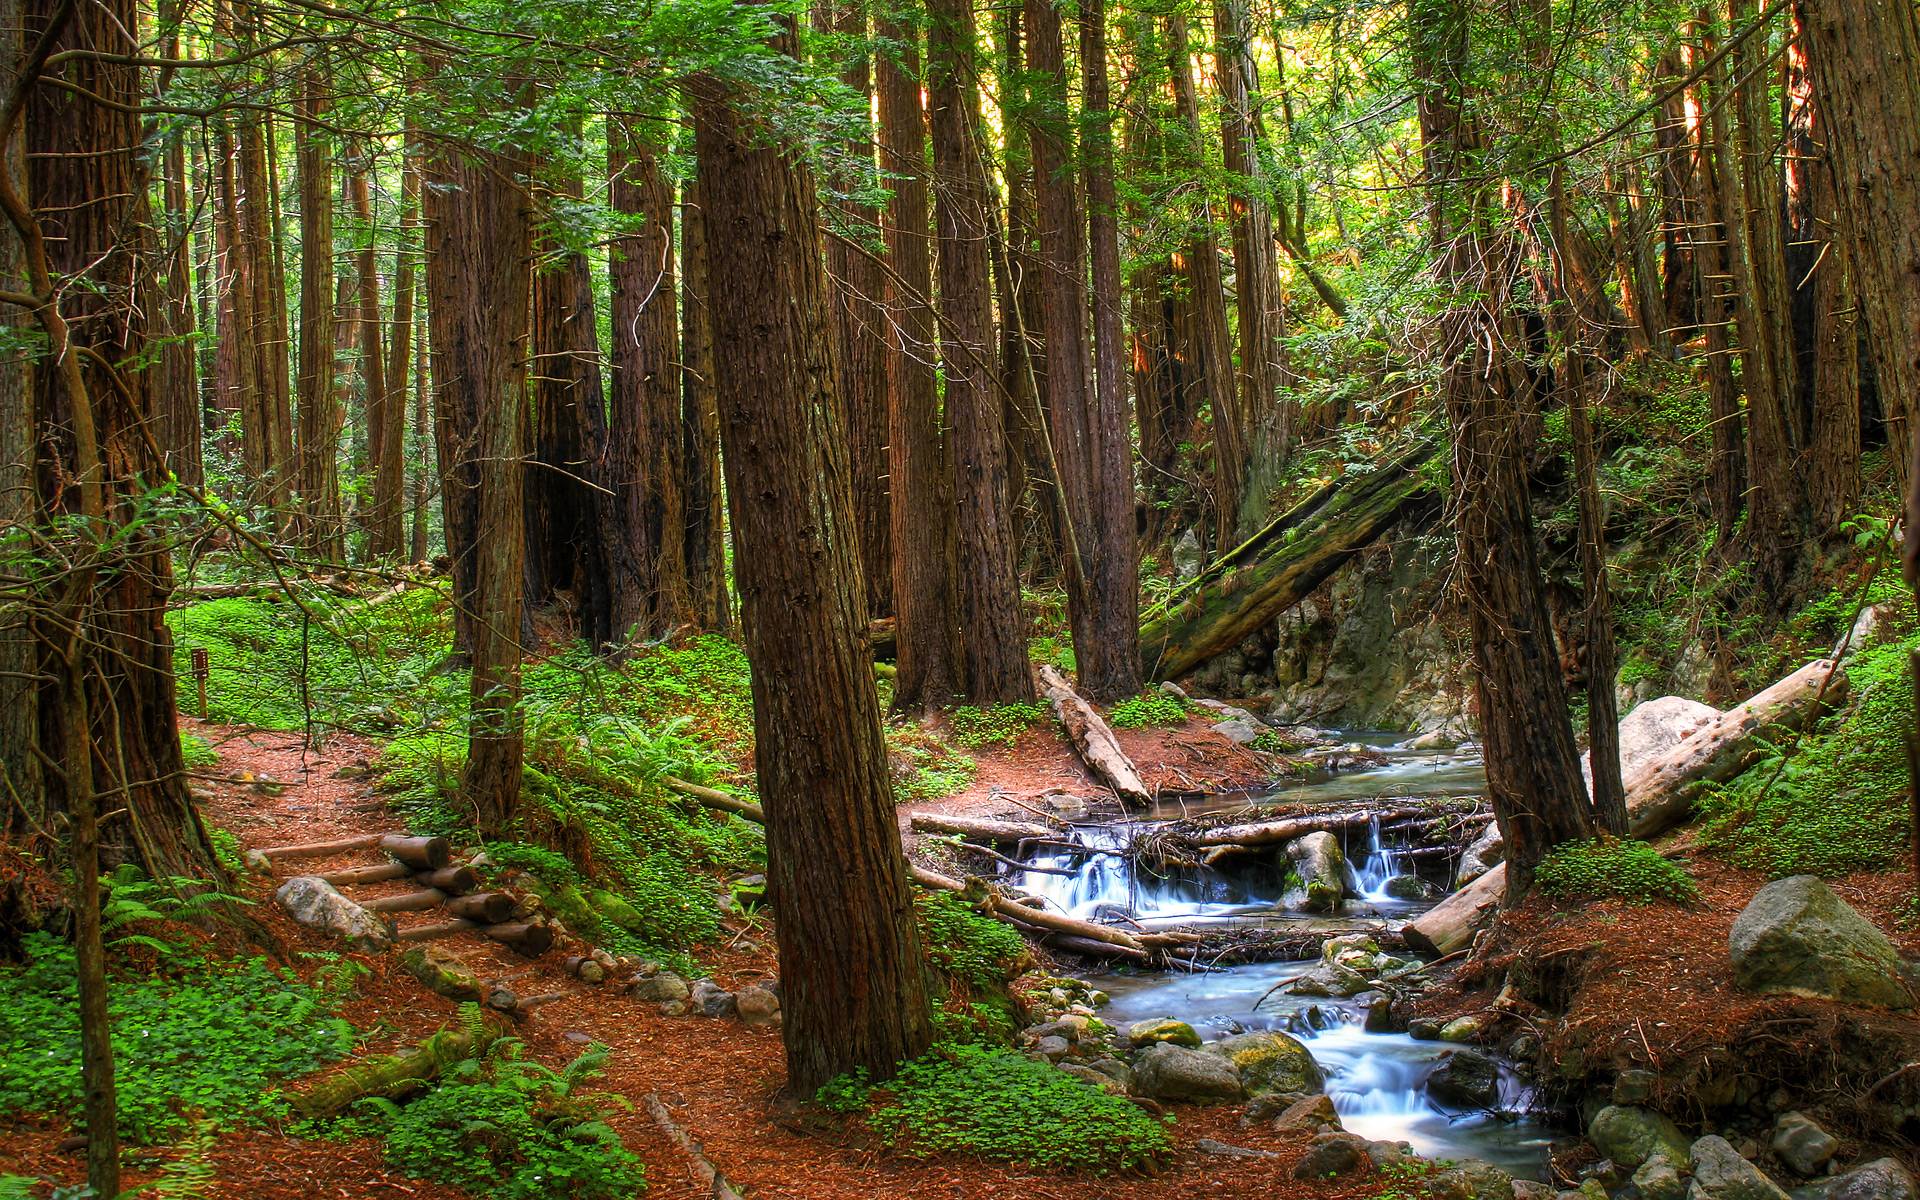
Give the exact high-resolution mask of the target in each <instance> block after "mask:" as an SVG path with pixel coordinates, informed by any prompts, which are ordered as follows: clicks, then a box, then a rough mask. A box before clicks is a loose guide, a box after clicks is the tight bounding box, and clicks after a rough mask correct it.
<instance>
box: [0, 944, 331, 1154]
mask: <svg viewBox="0 0 1920 1200" xmlns="http://www.w3.org/2000/svg"><path fill="white" fill-rule="evenodd" d="M22 945H23V948H24V950H25V953H26V961H25V963H24V964H23V965H22V966H20V967H17V968H14V969H11V970H8V971H6V972H4V973H0V1046H8V1047H12V1048H13V1049H12V1050H11V1051H10V1052H8V1053H6V1054H4V1055H0V1112H14V1113H53V1114H60V1115H66V1114H70V1113H74V1112H77V1111H78V1109H79V1107H80V1101H81V1089H80V1000H79V991H78V985H77V983H76V982H75V979H76V975H75V970H76V968H75V963H74V956H73V950H72V948H71V947H70V946H68V945H67V944H66V943H64V942H62V941H59V940H58V939H56V938H53V937H50V936H48V935H46V934H37V933H36V934H29V935H27V936H26V938H24V939H23V940H22ZM171 967H172V969H171V970H169V971H168V972H167V973H165V974H160V973H142V974H129V975H126V976H124V977H118V978H115V979H114V980H113V981H112V982H111V985H110V986H109V988H108V998H107V999H108V1014H109V1017H110V1019H111V1020H112V1022H113V1053H114V1061H115V1064H116V1066H117V1068H118V1070H117V1079H118V1085H119V1100H120V1128H121V1132H122V1133H123V1134H125V1135H126V1136H127V1137H128V1138H129V1139H131V1140H133V1141H136V1142H143V1143H151V1142H156V1141H162V1140H165V1139H166V1138H167V1137H169V1136H170V1135H173V1134H176V1133H178V1132H179V1131H180V1130H182V1129H184V1128H186V1127H187V1126H188V1125H189V1124H190V1123H191V1122H192V1120H193V1119H194V1118H196V1117H199V1118H204V1119H206V1120H209V1121H214V1122H217V1123H222V1124H258V1123H260V1122H263V1121H268V1120H272V1119H274V1118H276V1117H280V1116H284V1115H285V1114H286V1112H287V1111H288V1110H287V1105H286V1103H285V1101H284V1100H283V1099H282V1098H281V1097H280V1096H279V1094H278V1093H277V1092H275V1091H274V1090H273V1088H272V1087H271V1084H272V1083H273V1081H275V1080H279V1079H287V1078H291V1077H293V1076H297V1075H302V1074H305V1073H307V1072H309V1071H312V1070H315V1069H317V1068H318V1067H320V1066H322V1065H324V1064H326V1063H329V1062H332V1061H334V1060H335V1059H338V1058H341V1057H344V1056H345V1055H346V1053H347V1052H348V1051H349V1050H351V1049H352V1047H353V1040H354V1038H353V1030H352V1028H351V1027H350V1026H349V1025H347V1023H346V1022H345V1021H342V1020H339V1019H337V1018H335V1017H332V1016H330V1015H329V1013H330V1011H331V1009H332V1007H333V1005H334V1004H335V1003H336V1002H337V999H338V997H336V996H333V995H330V994H329V993H328V992H327V991H325V990H323V989H317V988H315V987H312V986H309V985H307V984H304V983H301V982H300V981H299V980H298V979H297V978H295V977H294V976H293V975H291V974H290V973H288V972H286V971H283V970H279V969H276V968H274V967H272V966H270V965H269V964H268V963H267V961H266V960H265V959H263V958H252V959H246V960H239V961H234V962H210V961H207V960H204V959H193V960H188V959H186V958H184V957H183V956H179V955H176V956H175V958H174V960H173V962H172V964H171Z"/></svg>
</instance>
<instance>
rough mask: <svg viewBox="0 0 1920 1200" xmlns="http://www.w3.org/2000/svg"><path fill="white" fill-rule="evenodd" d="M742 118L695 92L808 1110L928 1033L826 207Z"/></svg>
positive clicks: (759, 718)
mask: <svg viewBox="0 0 1920 1200" xmlns="http://www.w3.org/2000/svg"><path fill="white" fill-rule="evenodd" d="M780 40H781V41H782V42H783V43H785V45H783V46H782V48H783V49H786V50H788V51H789V52H791V50H792V48H793V46H792V44H793V42H794V41H795V40H797V39H795V38H794V37H793V36H792V34H791V32H790V31H789V32H788V33H787V34H786V35H785V36H783V37H782V38H781V39H780ZM738 99H739V98H738V97H735V96H733V95H731V94H730V93H729V92H728V90H727V89H726V87H725V85H723V84H721V83H720V82H719V81H717V80H713V79H710V78H703V79H698V80H696V81H694V84H693V87H692V110H693V121H694V130H695V146H696V151H697V156H698V160H699V170H700V174H701V177H702V179H703V181H704V182H703V189H704V196H703V201H704V203H705V205H706V214H707V222H708V224H707V261H708V269H709V272H710V275H709V279H708V283H709V286H710V287H711V289H712V292H711V294H712V296H713V299H714V304H713V331H714V338H715V341H716V342H718V343H720V344H723V345H725V346H726V347H727V348H728V352H727V353H726V354H725V355H722V356H719V357H718V358H717V364H716V365H717V367H718V371H717V382H718V391H719V412H720V428H721V434H722V437H723V439H724V443H725V451H726V452H725V454H724V456H723V459H724V465H725V469H726V475H727V490H728V493H729V495H730V496H731V497H732V498H733V506H732V517H733V540H734V566H735V578H736V580H737V583H738V586H739V590H740V602H741V614H740V615H741V625H742V628H743V630H744V632H745V635H746V646H747V654H748V658H749V660H750V661H751V662H752V664H753V701H754V704H753V709H754V729H755V732H756V741H757V744H758V746H759V747H760V749H759V757H758V762H757V765H758V768H759V776H760V791H761V797H762V804H763V806H764V808H765V811H766V817H767V874H768V876H769V879H770V889H769V890H770V893H771V898H772V900H773V903H774V905H775V906H776V907H777V908H778V910H779V912H780V921H779V924H778V936H779V946H780V984H781V1011H782V1013H783V1014H784V1017H785V1026H784V1031H783V1032H784V1036H785V1041H786V1051H787V1085H788V1089H789V1090H790V1091H791V1092H793V1093H794V1094H796V1095H801V1096H808V1095H811V1094H812V1093H813V1092H814V1090H815V1089H817V1088H818V1087H819V1086H820V1085H821V1084H823V1083H825V1082H826V1081H827V1080H829V1079H832V1078H833V1077H834V1076H836V1075H839V1074H842V1073H845V1072H848V1071H851V1070H854V1069H856V1068H860V1067H864V1068H866V1069H867V1071H868V1072H870V1073H871V1075H872V1076H873V1077H874V1078H877V1079H883V1078H886V1077H887V1076H889V1075H890V1074H892V1072H893V1071H894V1070H895V1069H896V1067H897V1065H898V1064H899V1063H900V1062H902V1061H903V1060H905V1059H909V1058H912V1057H913V1056H915V1055H917V1054H919V1053H920V1052H921V1051H922V1050H924V1049H925V1048H926V1047H927V1045H928V1043H929V1042H930V1041H931V1040H932V1036H933V1031H932V1028H931V1024H930V1018H929V1005H928V996H927V991H926V975H925V966H924V961H923V958H922V950H921V946H920V938H919V932H918V928H917V926H916V924H915V922H914V919H913V908H912V900H911V897H910V895H909V892H908V886H907V879H908V876H907V866H906V860H905V858H904V857H903V856H902V855H901V852H900V844H899V836H898V833H897V832H896V829H895V820H896V818H895V814H894V807H893V795H892V788H891V786H890V784H889V781H888V777H887V762H886V744H885V740H884V738H883V736H882V734H881V728H880V707H879V699H878V696H877V695H876V693H875V691H874V687H873V678H872V667H871V657H870V654H869V652H868V650H867V643H866V633H867V615H866V612H865V608H864V606H863V605H862V604H861V597H860V595H859V582H860V578H861V576H860V568H859V563H858V558H857V549H856V542H855V539H854V537H853V530H854V525H853V511H852V510H853V496H852V481H851V467H850V464H849V461H848V458H849V456H848V453H847V450H848V439H847V435H846V422H847V416H846V410H845V407H844V405H843V403H842V401H841V398H840V397H839V396H838V395H837V393H836V387H837V385H838V383H839V376H838V373H837V372H836V370H835V367H834V355H835V352H836V351H835V346H834V338H833V324H832V317H831V315H830V303H831V301H830V294H829V292H830V289H829V286H828V282H827V279H826V277H825V272H824V270H823V265H824V263H823V257H822V254H821V250H822V247H821V235H820V226H819V218H818V212H819V208H818V200H817V197H816V195H815V189H814V185H813V180H812V178H811V176H810V175H809V173H808V171H807V169H806V167H805V166H804V165H803V163H802V161H801V160H800V159H799V158H798V156H790V155H788V154H786V153H784V152H783V151H782V150H781V149H780V148H779V147H777V146H775V145H772V144H769V139H768V138H767V137H766V135H765V134H764V132H763V131H761V130H759V129H755V128H753V127H751V126H749V125H747V124H746V122H745V118H744V117H743V115H742V113H741V111H740V109H739V108H737V107H736V106H735V104H736V101H737V100H738Z"/></svg>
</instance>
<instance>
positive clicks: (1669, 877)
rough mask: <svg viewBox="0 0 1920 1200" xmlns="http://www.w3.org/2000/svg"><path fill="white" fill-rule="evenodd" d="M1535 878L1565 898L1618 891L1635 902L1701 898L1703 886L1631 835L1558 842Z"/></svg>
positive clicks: (1687, 901) (1551, 892)
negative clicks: (1626, 837) (1622, 838)
mask: <svg viewBox="0 0 1920 1200" xmlns="http://www.w3.org/2000/svg"><path fill="white" fill-rule="evenodd" d="M1534 882H1536V883H1538V884H1539V885H1540V889H1541V890H1542V891H1544V892H1546V893H1547V894H1548V895H1549V896H1556V897H1559V898H1560V899H1563V900H1575V899H1599V898H1602V897H1606V896H1619V897H1622V898H1623V899H1627V900H1631V901H1633V902H1635V903H1636V904H1650V903H1652V902H1653V901H1655V900H1669V901H1672V902H1673V903H1675V904H1692V903H1694V902H1695V901H1697V900H1699V899H1700V889H1699V887H1698V886H1696V885H1695V884H1694V882H1693V877H1692V876H1691V875H1688V874H1687V872H1686V869H1685V868H1684V867H1682V866H1680V865H1679V864H1678V863H1675V862H1672V861H1670V860H1668V859H1666V858H1663V857H1661V855H1660V852H1659V851H1658V850H1655V849H1654V848H1653V847H1652V846H1649V845H1648V844H1647V843H1645V842H1640V841H1634V840H1632V839H1625V840H1618V841H1616V840H1614V839H1611V838H1594V839H1588V840H1584V841H1578V842H1567V843H1565V844H1564V845H1560V846H1556V847H1554V849H1553V850H1552V851H1550V852H1549V853H1548V854H1547V857H1546V858H1545V859H1543V860H1542V861H1541V863H1540V866H1539V867H1538V868H1537V869H1536V870H1535V873H1534Z"/></svg>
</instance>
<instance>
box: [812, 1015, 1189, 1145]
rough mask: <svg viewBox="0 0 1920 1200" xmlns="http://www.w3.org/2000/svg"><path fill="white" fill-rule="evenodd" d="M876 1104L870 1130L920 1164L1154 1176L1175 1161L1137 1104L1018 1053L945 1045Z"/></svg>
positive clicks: (1162, 1132)
mask: <svg viewBox="0 0 1920 1200" xmlns="http://www.w3.org/2000/svg"><path fill="white" fill-rule="evenodd" d="M829 1086H833V1085H829ZM856 1087H857V1084H855V1085H849V1086H848V1087H846V1088H845V1089H844V1091H843V1092H842V1093H839V1094H840V1095H844V1096H845V1097H846V1099H845V1100H842V1101H840V1102H841V1103H843V1104H844V1103H848V1102H850V1100H851V1098H852V1095H853V1094H854V1091H855V1088H856ZM875 1095H877V1096H885V1099H884V1100H883V1101H882V1102H881V1103H880V1105H879V1107H877V1108H875V1109H874V1110H873V1111H872V1112H871V1113H869V1115H868V1116H867V1123H868V1125H869V1126H870V1127H871V1128H872V1129H873V1130H874V1132H875V1133H877V1134H878V1135H879V1136H880V1140H881V1141H882V1142H883V1143H884V1144H885V1145H886V1146H888V1147H889V1148H891V1149H893V1150H896V1151H898V1152H900V1153H902V1154H905V1155H908V1156H910V1157H913V1158H931V1157H934V1156H936V1155H941V1154H962V1155H971V1156H974V1157H978V1158H984V1159H993V1160H999V1161H1006V1162H1017V1163H1022V1164H1025V1165H1027V1166H1031V1167H1035V1168H1039V1169H1042V1170H1053V1171H1086V1172H1094V1173H1100V1174H1105V1173H1108V1172H1112V1171H1151V1170H1154V1169H1157V1168H1158V1167H1159V1166H1160V1165H1161V1164H1162V1163H1164V1162H1165V1161H1167V1159H1168V1158H1169V1156H1170V1155H1171V1153H1172V1147H1171V1145H1170V1144H1169V1142H1168V1139H1167V1132H1166V1129H1165V1128H1164V1127H1163V1126H1162V1125H1161V1124H1160V1122H1158V1121H1156V1120H1154V1119H1153V1118H1152V1117H1150V1116H1148V1115H1147V1114H1146V1113H1144V1112H1142V1111H1141V1110H1140V1109H1139V1108H1138V1107H1137V1106H1135V1105H1134V1104H1132V1103H1131V1102H1129V1101H1127V1100H1124V1099H1122V1098H1120V1097H1117V1096H1110V1095H1108V1094H1107V1093H1105V1092H1103V1091H1100V1090H1098V1089H1096V1088H1092V1087H1089V1086H1087V1085H1086V1084H1084V1083H1081V1082H1080V1081H1079V1080H1077V1079H1074V1078H1073V1077H1072V1076H1071V1075H1067V1074H1065V1073H1064V1072H1062V1071H1060V1070H1058V1069H1056V1068H1054V1067H1053V1066H1052V1065H1051V1064H1048V1063H1044V1062H1035V1061H1033V1060H1032V1059H1029V1058H1026V1057H1024V1056H1022V1055H1019V1054H1015V1053H1014V1052H1012V1051H1010V1050H1004V1049H994V1048H989V1047H985V1046H968V1045H956V1044H953V1043H944V1044H941V1045H938V1046H935V1047H934V1048H933V1049H932V1050H931V1051H929V1052H928V1053H927V1054H926V1055H925V1056H924V1057H922V1058H918V1059H915V1060H914V1061H912V1062H910V1063H906V1064H905V1065H903V1066H902V1067H901V1069H900V1073H899V1075H897V1076H896V1077H895V1078H894V1079H893V1080H892V1081H890V1082H889V1083H887V1084H886V1085H885V1086H884V1088H883V1089H879V1090H877V1091H876V1093H875Z"/></svg>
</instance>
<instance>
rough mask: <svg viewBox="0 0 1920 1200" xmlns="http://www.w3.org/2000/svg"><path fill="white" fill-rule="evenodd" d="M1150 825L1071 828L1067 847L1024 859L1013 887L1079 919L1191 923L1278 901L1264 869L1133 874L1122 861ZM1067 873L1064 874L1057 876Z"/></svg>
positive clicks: (1275, 877) (1278, 889) (1274, 873)
mask: <svg viewBox="0 0 1920 1200" xmlns="http://www.w3.org/2000/svg"><path fill="white" fill-rule="evenodd" d="M1147 828H1151V824H1150V823H1136V822H1117V823H1115V824H1111V825H1076V826H1074V827H1073V829H1072V831H1071V832H1070V833H1069V834H1068V837H1067V840H1068V841H1069V842H1070V843H1071V844H1070V845H1064V846H1047V847H1044V848H1042V849H1040V850H1039V851H1038V852H1036V853H1033V854H1029V855H1028V856H1026V860H1025V861H1026V863H1027V865H1028V866H1029V867H1043V868H1047V869H1046V870H1023V871H1020V872H1018V873H1017V878H1016V880H1015V884H1016V886H1018V887H1019V888H1020V889H1021V890H1023V891H1026V892H1030V893H1032V894H1033V895H1036V896H1039V897H1041V898H1042V899H1044V900H1046V901H1047V903H1048V905H1049V906H1050V907H1052V908H1053V909H1055V911H1058V912H1062V913H1065V914H1066V915H1068V916H1070V917H1079V918H1081V919H1083V920H1100V919H1102V918H1104V917H1107V916H1110V915H1113V914H1123V915H1125V916H1126V917H1129V918H1132V919H1134V920H1138V921H1152V920H1194V919H1199V918H1214V917H1228V916H1237V915H1244V914H1249V913H1259V912H1264V911H1267V910H1270V909H1272V908H1273V907H1274V906H1275V905H1277V904H1279V903H1280V900H1281V897H1282V895H1283V893H1284V892H1285V880H1284V876H1283V873H1282V871H1281V869H1280V868H1279V867H1277V866H1273V865H1268V866H1264V867H1258V868H1253V869H1249V870H1247V871H1242V872H1237V873H1235V874H1232V875H1227V874H1222V873H1220V872H1217V871H1212V870H1207V869H1204V868H1203V869H1201V870H1199V871H1170V872H1167V873H1165V874H1160V873H1157V872H1152V871H1147V870H1145V869H1140V870H1136V869H1135V866H1134V864H1133V863H1132V862H1131V861H1130V860H1129V859H1128V858H1127V857H1126V851H1127V849H1128V847H1129V846H1130V845H1131V844H1132V842H1133V838H1134V836H1135V834H1136V833H1138V832H1140V831H1141V830H1143V829H1147ZM1062 871H1065V872H1067V874H1060V873H1059V872H1062Z"/></svg>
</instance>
